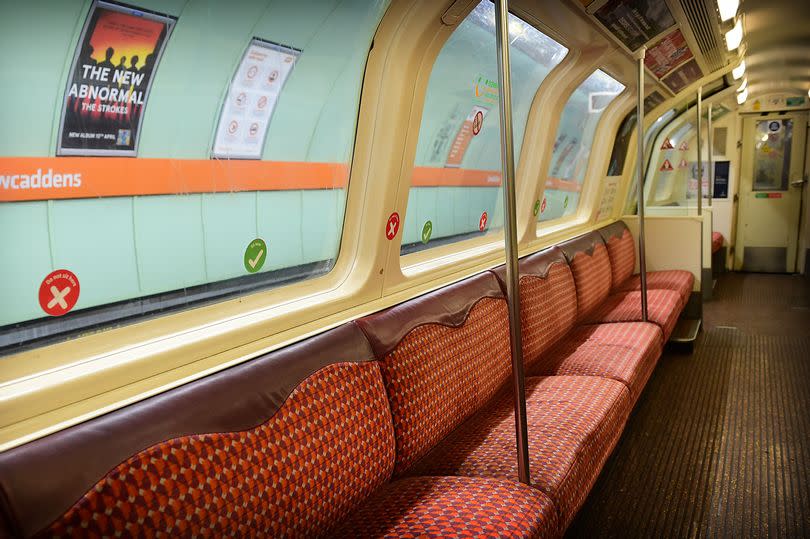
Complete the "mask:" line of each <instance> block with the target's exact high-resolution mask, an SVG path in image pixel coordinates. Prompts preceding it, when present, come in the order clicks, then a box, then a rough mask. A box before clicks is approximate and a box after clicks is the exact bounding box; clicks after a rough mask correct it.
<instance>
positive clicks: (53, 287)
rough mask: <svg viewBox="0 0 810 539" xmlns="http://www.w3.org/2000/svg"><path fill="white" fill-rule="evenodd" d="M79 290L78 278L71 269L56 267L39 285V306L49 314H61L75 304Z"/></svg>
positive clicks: (65, 312) (67, 311)
mask: <svg viewBox="0 0 810 539" xmlns="http://www.w3.org/2000/svg"><path fill="white" fill-rule="evenodd" d="M79 290H80V288H79V278H78V277H76V275H75V274H74V273H73V272H72V271H69V270H66V269H58V270H56V271H53V272H51V273H50V274H49V275H48V276H47V277H45V279H43V280H42V284H40V285H39V306H40V307H42V310H43V311H45V312H46V313H47V314H49V315H51V316H62V315H63V314H67V313H69V312H70V310H71V309H73V307H75V306H76V302H77V301H79Z"/></svg>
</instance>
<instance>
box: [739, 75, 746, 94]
mask: <svg viewBox="0 0 810 539" xmlns="http://www.w3.org/2000/svg"><path fill="white" fill-rule="evenodd" d="M747 87H748V77H745V78H744V79H743V80H742V84H740V87H739V88H737V93H740V92H742V91H743V90H745V89H746V88H747Z"/></svg>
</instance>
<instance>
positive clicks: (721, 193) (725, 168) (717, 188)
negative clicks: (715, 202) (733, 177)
mask: <svg viewBox="0 0 810 539" xmlns="http://www.w3.org/2000/svg"><path fill="white" fill-rule="evenodd" d="M730 170H731V162H730V161H715V163H714V195H713V198H728V176H729V171H730Z"/></svg>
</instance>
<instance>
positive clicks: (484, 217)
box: [478, 212, 487, 232]
mask: <svg viewBox="0 0 810 539" xmlns="http://www.w3.org/2000/svg"><path fill="white" fill-rule="evenodd" d="M486 227H487V212H484V213H482V214H481V218H480V219H479V220H478V230H480V231H481V232H483V231H484V229H485V228H486Z"/></svg>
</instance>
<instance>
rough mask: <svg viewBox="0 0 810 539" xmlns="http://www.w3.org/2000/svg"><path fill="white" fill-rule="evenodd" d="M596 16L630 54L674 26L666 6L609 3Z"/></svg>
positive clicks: (639, 0) (641, 1)
mask: <svg viewBox="0 0 810 539" xmlns="http://www.w3.org/2000/svg"><path fill="white" fill-rule="evenodd" d="M594 16H595V17H596V18H597V19H598V20H599V22H601V23H602V24H604V25H605V27H606V28H607V29H608V30H610V31H611V32H612V33H613V34H614V35H615V36H616V37H617V38H618V39H619V41H621V42H622V43H624V44H625V46H627V48H628V49H630V50H631V51H635V50H637V49H638V48H639V47H641V46H642V45H644V44H645V43H647V42H648V41H649V40H651V39H652V38H654V37H655V36H657V35H658V34H660V33H661V32H663V31H664V30H666V29H667V28H669V27H671V26H674V25H675V19H674V18H673V17H672V13H670V11H669V8H668V7H667V4H666V2H647V1H646V0H608V2H607V3H606V4H605V5H603V6H602V7H600V8H599V9H597V10H596V12H595V13H594Z"/></svg>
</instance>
